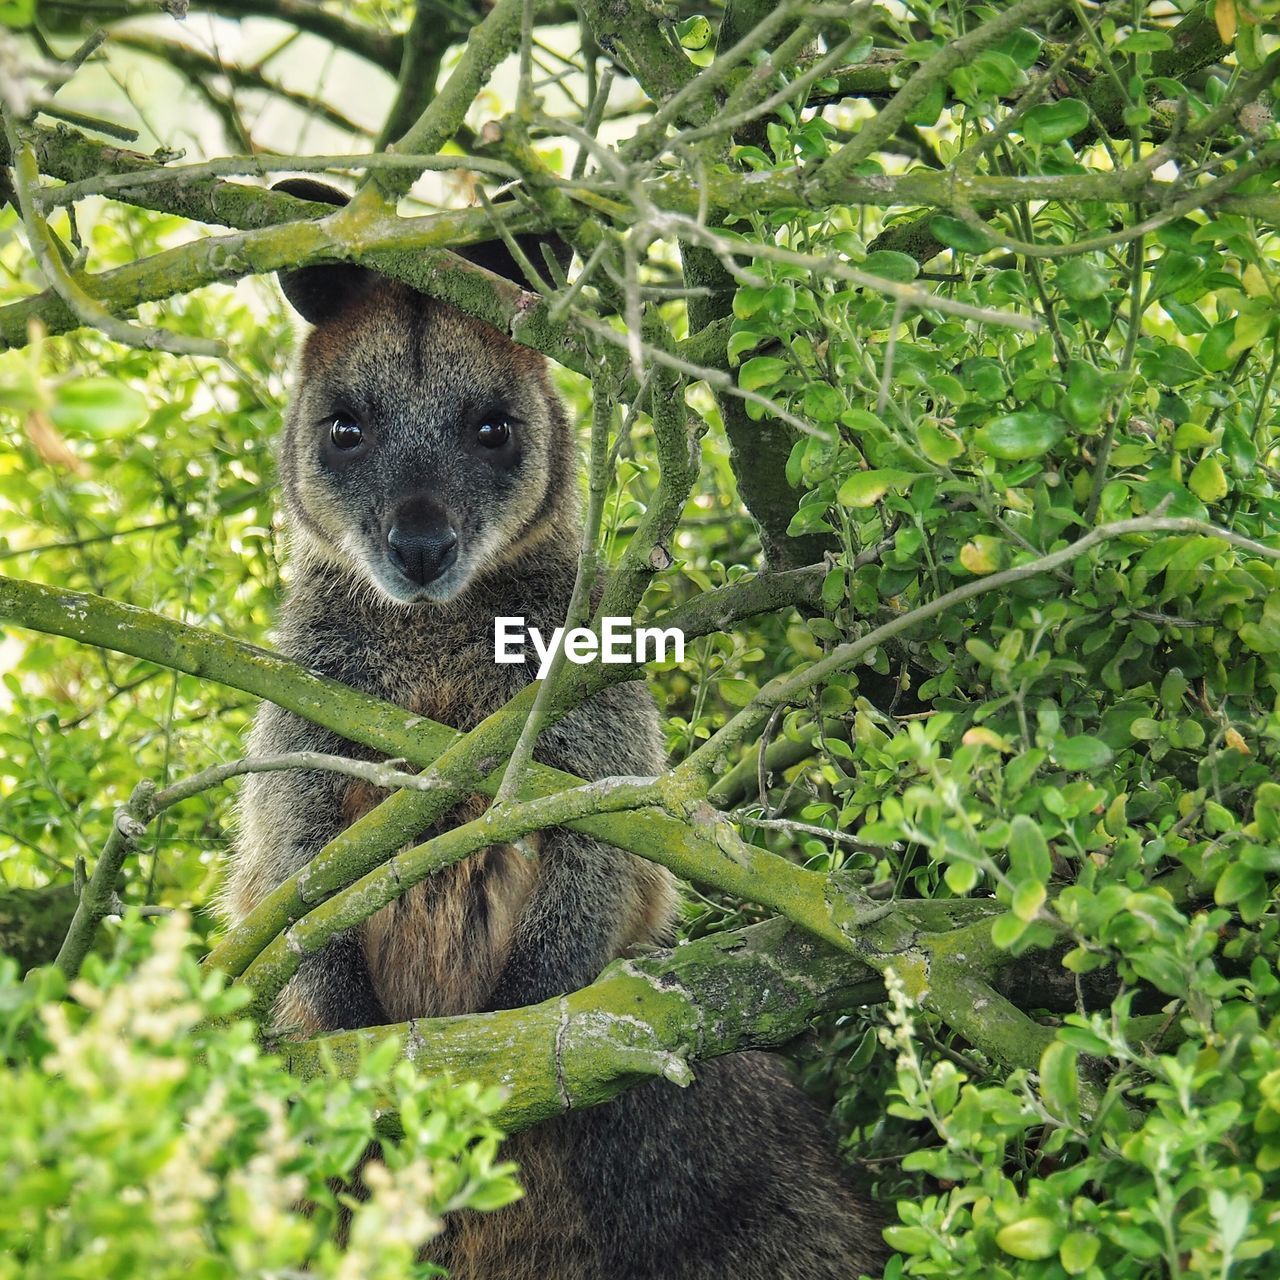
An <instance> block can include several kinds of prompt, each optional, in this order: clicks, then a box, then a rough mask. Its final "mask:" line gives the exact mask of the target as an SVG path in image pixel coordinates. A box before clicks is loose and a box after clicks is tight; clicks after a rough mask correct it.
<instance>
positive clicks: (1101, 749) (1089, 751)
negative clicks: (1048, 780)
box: [1050, 733, 1113, 773]
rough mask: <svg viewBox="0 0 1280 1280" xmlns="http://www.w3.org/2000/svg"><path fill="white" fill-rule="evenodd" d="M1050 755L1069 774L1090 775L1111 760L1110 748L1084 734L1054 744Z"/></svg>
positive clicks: (1097, 739)
mask: <svg viewBox="0 0 1280 1280" xmlns="http://www.w3.org/2000/svg"><path fill="white" fill-rule="evenodd" d="M1050 754H1051V755H1052V756H1053V759H1054V762H1055V763H1056V764H1058V765H1061V766H1062V768H1064V769H1067V770H1069V771H1070V772H1071V773H1092V772H1093V771H1094V770H1095V769H1102V768H1105V767H1106V766H1107V765H1109V764H1110V763H1111V761H1112V759H1113V754H1112V751H1111V748H1110V747H1109V746H1107V744H1106V743H1105V742H1103V741H1102V740H1101V739H1100V738H1093V737H1090V736H1089V735H1088V734H1086V733H1082V734H1078V735H1077V736H1076V737H1074V738H1063V739H1062V740H1061V741H1059V742H1056V743H1055V744H1054V746H1053V749H1052V751H1051V753H1050Z"/></svg>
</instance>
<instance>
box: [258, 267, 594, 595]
mask: <svg viewBox="0 0 1280 1280" xmlns="http://www.w3.org/2000/svg"><path fill="white" fill-rule="evenodd" d="M496 336H497V334H496V331H495V330H493V329H492V328H491V327H490V326H488V325H486V324H484V323H483V322H481V321H478V320H472V319H471V318H469V317H467V316H464V315H462V314H461V313H460V312H458V311H456V310H455V309H454V308H452V307H448V306H447V305H445V304H443V303H437V302H433V301H431V300H429V299H427V298H424V297H422V296H421V295H419V294H417V293H415V292H414V291H412V290H410V289H408V288H406V287H404V286H401V285H397V284H395V283H393V282H390V281H383V282H380V283H379V284H378V285H376V286H375V287H373V288H371V289H368V290H365V291H362V293H361V294H360V296H359V297H358V298H357V299H356V300H355V301H354V304H353V305H352V306H351V307H350V309H349V310H347V311H346V312H344V313H343V314H342V315H340V316H338V317H336V318H334V319H332V320H330V321H328V322H327V323H326V324H325V325H324V326H322V327H321V328H317V329H316V330H314V331H313V332H312V333H311V334H310V335H309V336H308V338H307V340H306V342H305V344H304V346H303V350H302V356H301V360H300V362H299V367H298V376H297V387H298V390H297V394H296V395H295V396H294V399H293V402H292V403H291V405H290V408H289V413H288V417H287V421H286V429H285V437H284V442H283V447H282V450H281V477H282V480H283V484H284V493H285V502H286V505H287V509H288V512H289V516H290V525H291V531H292V535H293V538H294V541H295V545H294V555H295V556H300V557H303V558H305V559H307V560H309V561H313V562H321V563H323V562H326V561H327V562H331V563H332V564H334V565H335V566H336V567H340V568H343V569H347V570H354V571H355V572H356V573H358V574H359V575H360V576H361V577H362V578H363V579H364V580H365V581H366V582H367V583H368V584H369V585H370V586H371V587H372V588H374V589H375V590H376V591H378V592H380V593H381V595H382V596H383V597H384V598H385V599H386V600H388V601H390V602H394V603H397V604H404V605H413V604H419V603H422V602H424V601H435V602H437V603H441V602H444V601H448V600H452V599H454V598H456V597H457V596H459V595H461V594H462V593H463V592H464V591H465V590H466V589H467V587H468V586H469V584H470V583H471V582H472V581H473V580H474V579H475V577H476V576H477V575H478V574H481V573H483V572H484V571H485V570H486V569H491V568H493V567H494V566H495V565H496V564H498V563H500V562H501V561H502V559H503V558H504V556H509V555H510V554H511V553H512V552H513V551H514V550H516V549H518V548H519V547H520V546H521V545H522V544H523V543H524V542H525V541H526V540H527V539H529V538H530V537H531V536H534V535H536V534H537V533H538V532H539V526H540V524H541V523H542V522H544V521H545V520H546V519H547V518H548V517H549V516H550V515H551V513H552V511H555V512H556V514H557V516H558V517H559V518H561V519H563V518H564V516H565V515H566V514H572V510H573V508H574V506H575V505H576V504H575V503H574V502H573V490H574V486H573V484H572V483H571V476H570V475H569V474H568V472H569V469H568V468H566V467H565V465H564V461H563V459H564V456H565V453H566V448H567V449H568V451H569V452H571V451H572V441H571V437H570V432H569V427H568V424H567V423H566V421H565V418H564V414H563V411H562V410H561V408H560V405H559V403H558V401H557V399H556V397H555V395H554V394H553V392H552V391H551V389H550V387H549V386H548V383H547V375H546V370H545V367H544V366H543V364H542V362H541V361H540V360H539V359H538V358H536V357H533V355H532V353H531V352H527V351H526V350H525V349H523V348H520V347H517V346H516V345H515V344H514V343H511V342H509V341H508V342H505V343H498V342H495V341H494V338H495V337H496ZM348 441H350V443H348ZM566 503H567V504H568V506H569V508H570V511H569V512H568V513H566V511H565V509H564V508H565V505H566Z"/></svg>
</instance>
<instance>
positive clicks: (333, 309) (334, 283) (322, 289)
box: [271, 178, 375, 324]
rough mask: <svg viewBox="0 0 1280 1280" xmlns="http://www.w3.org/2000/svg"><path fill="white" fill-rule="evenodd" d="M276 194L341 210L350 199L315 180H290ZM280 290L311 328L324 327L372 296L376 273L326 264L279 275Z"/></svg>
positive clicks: (280, 184) (349, 265)
mask: <svg viewBox="0 0 1280 1280" xmlns="http://www.w3.org/2000/svg"><path fill="white" fill-rule="evenodd" d="M271 190H272V191H283V192H284V193H285V194H286V195H290V196H297V197H298V199H299V200H313V201H315V202H316V203H317V204H332V205H337V206H339V207H341V206H342V205H344V204H346V203H347V201H348V199H349V197H348V196H346V195H344V194H343V193H342V192H341V191H339V190H338V189H337V188H336V187H331V186H328V185H327V184H326V183H323V182H316V181H315V179H314V178H286V179H285V180H284V181H283V182H277V183H274V184H273V185H272V188H271ZM277 279H278V280H279V281H280V288H281V289H282V290H284V296H285V297H286V298H287V299H288V300H289V305H290V306H291V307H293V309H294V310H295V311H296V312H297V313H298V314H299V315H300V316H301V317H302V318H303V319H304V320H306V321H307V322H308V323H309V324H322V323H323V322H324V321H325V320H328V319H331V318H332V317H333V316H335V315H337V314H338V312H340V311H341V310H342V309H343V308H344V307H346V306H348V305H349V304H350V303H352V302H353V301H355V299H356V298H359V297H360V296H361V295H363V294H365V293H367V292H368V290H369V288H370V287H371V286H372V284H373V282H374V279H375V277H374V273H373V272H372V271H370V270H368V269H367V268H366V267H357V266H354V265H353V264H352V263H350V262H332V263H323V264H320V265H317V266H313V267H296V268H295V269H294V270H292V271H281V272H279V273H278V275H277Z"/></svg>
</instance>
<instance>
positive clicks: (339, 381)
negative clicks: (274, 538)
mask: <svg viewBox="0 0 1280 1280" xmlns="http://www.w3.org/2000/svg"><path fill="white" fill-rule="evenodd" d="M281 186H282V187H283V188H284V189H285V190H287V191H291V192H292V193H294V194H296V195H299V196H303V197H305V198H308V199H311V200H327V201H330V202H332V203H342V202H343V200H344V199H345V197H343V196H342V195H341V193H339V192H336V191H333V190H332V189H331V188H328V187H325V186H323V185H322V184H319V183H316V182H312V181H310V180H307V179H295V180H291V181H290V182H288V183H285V184H281ZM464 252H466V253H467V256H469V257H471V258H472V259H473V261H477V262H478V263H480V264H482V265H484V266H485V267H487V268H489V269H492V270H497V271H500V272H502V273H503V274H506V275H508V276H509V277H510V278H512V279H513V280H516V281H517V282H520V283H524V282H523V277H522V276H521V275H520V273H519V271H518V269H517V268H516V265H515V263H514V261H513V260H512V259H511V258H510V256H509V255H507V254H506V251H505V250H504V249H503V248H502V246H501V245H498V246H484V247H482V248H481V249H479V250H475V251H464ZM535 261H536V259H535ZM281 284H282V287H283V289H284V292H285V295H286V297H287V298H288V299H289V301H290V302H291V303H292V304H293V306H294V307H295V308H296V309H297V311H298V312H299V313H300V314H301V316H302V317H303V319H305V320H307V321H309V322H310V323H311V325H312V326H313V328H312V329H311V331H310V333H309V334H308V336H307V337H306V340H305V342H304V343H303V345H302V350H301V356H300V359H299V362H298V365H297V369H296V375H295V385H294V390H293V395H292V398H291V402H290V405H289V409H288V414H287V418H286V426H285V431H284V438H283V443H282V447H281V450H280V475H281V480H282V485H283V491H284V505H285V512H286V515H287V524H288V535H289V547H290V552H291V576H290V580H289V585H288V590H287V595H286V599H285V603H284V606H283V609H282V612H281V616H280V621H279V647H280V648H281V649H282V650H283V652H285V653H286V654H288V655H289V656H290V657H292V658H294V659H296V660H298V661H300V662H302V663H303V664H304V665H305V666H307V667H308V668H310V669H312V670H319V671H322V672H324V673H325V674H327V675H330V676H332V677H334V678H336V679H338V680H341V681H343V682H344V683H346V684H349V685H354V686H355V687H357V688H360V689H365V690H368V691H369V692H370V693H373V694H376V695H377V696H379V697H381V698H385V699H388V700H390V701H392V702H395V703H397V704H398V705H400V706H403V707H405V708H407V709H409V710H410V711H412V712H414V713H415V714H420V715H424V716H430V717H432V718H433V719H437V720H441V721H444V722H445V723H447V724H450V725H453V726H455V727H457V728H459V729H463V730H465V729H469V728H471V727H473V726H474V725H476V724H477V723H478V722H479V721H480V720H482V719H483V718H484V717H486V716H488V715H489V714H491V713H492V712H494V711H496V710H497V709H498V708H499V707H500V706H502V705H503V704H504V703H505V702H507V701H508V700H509V699H510V698H511V697H512V696H513V695H514V694H515V693H517V692H518V690H519V689H520V687H521V686H522V685H523V684H524V683H525V682H527V681H528V680H529V679H530V667H529V666H527V665H516V664H506V665H497V664H495V662H494V654H493V649H492V644H493V620H494V617H495V616H496V615H523V616H524V617H525V618H526V619H527V620H528V622H529V623H530V624H531V625H534V626H538V627H539V628H540V629H541V630H542V631H543V632H544V633H545V632H547V631H549V630H550V629H551V628H553V627H555V626H557V625H559V624H560V623H562V622H563V620H564V614H565V610H566V608H567V606H568V602H569V596H570V592H571V590H572V587H573V583H574V577H575V572H576V560H577V550H578V544H579V539H580V537H581V523H580V514H579V496H578V470H577V448H576V443H575V439H574V434H573V431H572V428H571V426H570V424H569V422H568V420H567V418H566V415H565V412H564V410H563V408H562V406H561V404H560V402H559V400H558V398H557V396H556V394H555V393H554V391H553V390H552V387H551V384H550V382H549V379H548V374H547V368H546V362H545V360H544V358H543V357H542V356H541V355H540V354H538V353H537V352H534V351H532V350H530V349H528V348H526V347H522V346H520V345H518V344H516V343H515V342H513V341H512V340H511V339H510V338H509V337H507V336H506V335H505V334H502V333H499V332H498V331H497V330H496V329H494V328H492V327H490V326H489V325H487V324H484V323H482V322H480V321H478V320H476V319H473V318H471V317H470V316H467V315H465V314H463V313H462V312H460V311H458V310H456V309H455V308H452V307H450V306H447V305H444V304H442V303H440V302H436V301H433V300H431V299H429V298H427V297H425V296H423V295H422V294H419V293H417V292H416V291H414V290H412V289H410V288H409V287H407V286H405V285H404V284H402V283H398V282H395V281H392V280H390V279H387V278H384V277H380V276H378V275H375V274H373V273H371V272H369V271H367V270H364V269H362V268H359V267H355V266H352V265H332V266H328V265H322V266H310V267H303V268H300V269H298V270H295V271H290V272H287V273H282V275H281ZM660 743H661V737H660V732H659V723H658V717H657V710H656V707H655V704H654V702H653V700H652V698H651V697H650V695H649V694H648V692H647V691H646V689H645V688H644V685H643V683H641V682H627V683H623V684H619V685H615V686H613V687H611V688H609V689H608V690H607V691H605V692H602V693H600V694H599V695H597V696H596V697H594V698H593V699H591V700H590V701H589V702H588V703H587V704H585V705H583V706H582V707H580V708H578V709H577V710H576V711H574V712H573V713H572V714H570V715H569V716H567V717H566V718H565V719H563V720H562V721H560V722H559V723H557V724H553V725H550V726H548V727H547V728H546V729H545V731H544V732H543V733H542V734H541V737H540V739H539V743H538V751H537V755H538V757H539V758H540V759H541V760H543V761H545V762H546V763H547V764H550V765H554V766H556V767H558V768H561V769H566V770H569V771H570V772H572V773H575V774H579V775H581V776H583V777H586V778H602V777H607V776H611V775H617V774H632V775H637V774H640V775H650V774H656V773H657V772H659V770H660V769H661V767H662V753H661V747H660ZM298 750H311V751H328V752H336V753H340V754H346V755H358V754H363V755H365V756H369V755H370V754H371V753H369V752H361V750H360V749H359V748H358V747H356V746H355V745H354V744H352V743H350V742H347V741H345V740H343V739H341V738H339V737H337V736H336V735H334V734H332V733H329V732H326V731H325V730H323V729H319V728H317V727H315V726H314V725H311V724H308V723H307V722H306V721H304V720H301V719H299V718H298V717H296V716H294V715H292V714H290V713H288V712H285V711H282V710H281V709H280V708H279V707H276V706H274V705H272V704H269V703H268V704H265V705H264V706H263V707H262V709H261V710H260V712H259V713H258V717H257V720H256V723H255V726H254V729H253V735H252V751H253V753H254V754H255V755H267V754H273V753H277V752H284V751H298ZM380 798H381V796H380V793H378V792H377V791H376V790H374V789H372V788H370V787H369V786H367V785H365V784H363V783H360V782H353V781H352V780H351V779H349V778H344V777H342V776H339V775H335V774H332V773H321V772H311V771H287V772H278V773H263V774H256V775H252V776H251V777H250V778H249V779H248V782H247V784H246V786H245V789H244V792H243V797H242V800H241V803H240V811H239V823H240V832H239V837H238V840H237V848H236V854H235V859H234V865H233V868H232V872H231V876H230V881H229V884H228V886H227V890H226V893H225V898H224V910H225V913H226V915H227V916H228V917H229V918H230V919H231V920H233V921H235V920H239V919H242V918H243V917H244V916H245V914H247V913H248V912H249V911H250V910H252V908H253V907H254V906H255V905H256V904H257V903H258V902H260V901H261V900H262V898H263V897H264V896H265V895H266V894H267V893H268V892H270V891H271V890H272V889H273V888H274V887H275V886H277V885H278V884H279V883H280V882H281V881H282V880H284V879H285V878H286V877H288V876H289V875H291V874H293V873H294V872H296V871H297V870H298V869H299V868H300V867H302V866H303V865H305V864H306V863H307V862H308V861H309V860H310V859H311V858H312V857H313V856H314V855H315V853H316V852H317V851H318V850H319V849H320V848H321V847H322V846H323V845H325V844H326V843H327V842H328V841H329V840H331V839H332V838H333V837H334V836H335V835H336V834H337V833H338V832H339V831H341V830H342V829H343V828H344V827H346V826H348V825H350V824H351V823H352V822H353V821H355V820H356V819H357V818H358V817H360V816H361V815H362V814H364V813H365V812H367V811H368V810H369V809H370V808H371V807H372V806H373V805H374V804H376V803H377V801H378V800H379V799H380ZM485 803H487V801H485V800H484V798H483V797H478V798H477V799H476V800H475V801H474V802H473V803H472V804H470V805H467V806H464V807H463V810H462V811H460V812H458V813H456V814H454V815H452V817H451V818H450V819H449V820H448V821H447V822H445V823H442V824H441V827H442V828H444V827H448V826H451V825H456V824H457V823H458V822H459V821H463V820H465V819H466V818H469V817H472V816H475V814H477V813H478V812H480V811H481V810H482V809H483V807H484V804H485ZM427 834H429V833H425V832H424V833H423V836H422V837H420V838H426V836H427ZM675 905H676V895H675V890H674V886H673V884H672V880H671V877H670V876H669V874H668V873H667V872H666V871H665V870H663V869H661V868H659V867H657V866H656V865H654V864H652V863H649V862H647V861H645V860H643V859H641V858H638V857H635V856H634V855H632V854H628V853H625V852H623V851H621V850H619V849H615V848H611V847H609V846H607V845H603V844H600V843H598V842H597V841H595V840H593V839H590V838H589V837H586V836H583V835H579V834H577V833H574V832H571V831H567V830H560V829H557V830H551V831H547V832H545V833H544V834H543V836H542V838H541V842H540V847H539V849H538V854H537V857H536V858H530V857H528V856H527V854H526V853H525V852H522V851H517V850H514V849H511V848H508V847H497V848H490V849H487V850H484V851H482V852H479V853H476V854H474V855H472V856H471V857H469V858H467V859H465V860H464V861H462V862H460V863H458V864H457V865H455V866H452V867H449V868H447V869H445V870H443V871H440V872H437V873H436V874H435V875H434V876H433V877H432V878H431V879H430V880H428V881H426V882H425V883H423V884H421V885H419V886H417V887H416V888H415V889H414V890H412V891H411V892H409V893H407V894H406V895H405V896H404V897H403V898H402V899H401V900H400V901H398V902H397V903H395V904H393V905H392V906H389V907H387V908H385V909H384V910H383V911H381V912H380V913H378V914H377V915H376V916H374V917H373V918H372V919H370V920H369V921H367V923H366V924H365V926H364V928H363V929H361V930H358V931H353V932H352V933H350V934H349V935H346V936H344V937H341V938H338V939H335V940H334V941H333V942H331V943H330V944H329V946H328V947H327V948H326V949H325V950H324V951H322V952H321V953H319V954H318V955H316V956H314V957H312V958H310V959H309V960H308V961H306V962H305V963H304V964H303V966H302V968H301V969H300V971H299V973H298V974H297V976H296V978H295V979H294V980H293V982H292V983H291V984H290V985H289V987H288V988H287V990H286V991H285V992H284V994H283V995H282V996H281V999H280V1001H279V1004H278V1007H277V1019H278V1022H279V1023H280V1024H281V1025H282V1026H287V1027H289V1028H291V1029H292V1030H294V1031H295V1032H297V1031H300V1032H303V1033H316V1032H322V1031H330V1030H335V1029H338V1028H345V1027H363V1026H374V1025H379V1024H383V1023H388V1022H399V1021H403V1020H405V1019H408V1018H420V1017H432V1016H436V1015H442V1014H460V1013H470V1012H476V1011H481V1010H491V1009H504V1008H513V1007H516V1006H520V1005H525V1004H531V1003H534V1002H537V1001H541V1000H545V999H548V998H549V997H552V996H556V995H560V994H562V993H564V992H568V991H572V990H575V989H576V988H578V987H581V986H583V985H585V984H586V983H588V982H590V981H591V980H592V979H594V978H595V977H596V976H597V975H598V974H599V973H600V971H601V969H603V968H604V966H605V965H606V964H608V963H609V961H611V960H613V959H615V958H616V957H618V956H619V955H621V954H623V953H624V952H626V951H627V950H628V949H630V948H634V947H643V946H650V945H654V944H664V943H667V942H669V941H670V940H671V935H672V921H673V917H674V912H675ZM506 1151H507V1152H508V1153H509V1154H510V1155H511V1157H512V1158H513V1159H515V1160H517V1161H518V1162H519V1163H520V1166H521V1175H522V1182H523V1184H524V1187H525V1192H526V1193H525V1196H524V1198H523V1199H521V1200H520V1201H518V1202H516V1203H515V1204H514V1205H511V1206H509V1207H507V1208H504V1209H501V1210H498V1211H497V1212H494V1213H488V1214H480V1213H464V1214H458V1215H454V1217H453V1219H452V1220H450V1221H449V1222H448V1223H447V1224H446V1230H445V1232H444V1234H443V1235H442V1236H441V1237H440V1238H439V1239H438V1240H437V1241H435V1242H433V1244H432V1246H431V1248H430V1250H429V1255H430V1257H431V1258H432V1259H433V1260H434V1261H437V1262H439V1263H440V1264H441V1265H442V1266H445V1267H447V1268H448V1269H449V1272H450V1274H451V1275H452V1276H453V1277H455V1278H456V1280H535V1278H536V1280H603V1278H605V1277H608V1278H609V1280H766V1278H767V1280H836V1277H839V1278H840V1280H850V1278H851V1277H856V1276H857V1275H858V1274H859V1271H860V1270H868V1271H871V1270H874V1269H876V1268H877V1267H878V1266H879V1265H880V1264H881V1263H882V1262H883V1257H884V1250H883V1246H882V1245H881V1244H880V1242H879V1229H878V1225H877V1215H876V1213H875V1210H874V1208H873V1206H872V1204H871V1202H870V1201H869V1200H868V1199H867V1198H865V1197H863V1196H860V1195H859V1194H857V1193H855V1191H853V1190H852V1189H851V1187H850V1185H849V1181H848V1178H847V1174H846V1171H845V1170H844V1169H843V1168H842V1166H841V1165H840V1162H839V1161H838V1160H837V1158H836V1156H835V1154H834V1152H833V1151H832V1150H831V1148H830V1144H829V1141H828V1139H827V1137H826V1136H825V1134H824V1132H823V1126H822V1124H821V1122H820V1118H819V1116H818V1113H817V1111H816V1109H815V1108H814V1107H812V1106H811V1104H810V1103H809V1102H808V1100H807V1099H806V1098H805V1096H804V1095H803V1093H802V1092H801V1091H800V1090H799V1089H798V1088H797V1087H796V1086H795V1085H794V1084H793V1083H792V1082H791V1081H790V1079H789V1078H788V1076H787V1074H786V1072H785V1070H784V1069H783V1067H782V1065H781V1064H780V1063H779V1061H778V1060H777V1059H775V1058H773V1057H771V1056H769V1055H765V1054H759V1053H744V1054H737V1055H732V1056H730V1057H726V1058H721V1059H718V1060H714V1061H710V1062H705V1063H699V1064H697V1080H696V1082H695V1083H694V1084H692V1085H691V1086H689V1087H688V1088H684V1089H682V1088H679V1087H677V1086H676V1085H674V1084H670V1083H668V1082H666V1081H663V1080H656V1081H653V1082H649V1083H645V1084H642V1085H640V1086H639V1087H637V1088H634V1089H631V1090H629V1091H628V1092H626V1093H624V1094H623V1095H622V1096H621V1097H619V1098H618V1099H616V1100H615V1101H613V1102H611V1103H609V1104H607V1105H605V1106H602V1107H596V1108H592V1109H588V1110H584V1111H578V1112H568V1113H566V1114H565V1115H564V1116H562V1117H559V1118H557V1119H556V1120H554V1121H551V1122H548V1123H546V1124H543V1125H540V1126H538V1127H536V1128H534V1129H532V1130H530V1131H528V1132H526V1133H522V1134H517V1135H515V1136H514V1137H513V1138H512V1139H511V1140H510V1141H509V1143H508V1145H507V1147H506Z"/></svg>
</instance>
